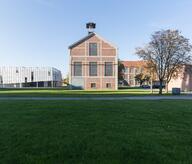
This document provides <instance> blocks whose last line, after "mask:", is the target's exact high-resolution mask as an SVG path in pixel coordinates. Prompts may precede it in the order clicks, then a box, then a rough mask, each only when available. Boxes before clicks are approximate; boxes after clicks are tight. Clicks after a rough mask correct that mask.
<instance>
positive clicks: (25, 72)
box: [0, 67, 62, 88]
mask: <svg viewBox="0 0 192 164" xmlns="http://www.w3.org/2000/svg"><path fill="white" fill-rule="evenodd" d="M61 81H62V75H61V71H59V70H57V69H55V68H52V67H0V88H23V87H60V86H61Z"/></svg>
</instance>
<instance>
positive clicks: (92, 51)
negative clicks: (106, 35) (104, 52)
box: [89, 43, 97, 56]
mask: <svg viewBox="0 0 192 164" xmlns="http://www.w3.org/2000/svg"><path fill="white" fill-rule="evenodd" d="M89 56H97V43H89Z"/></svg>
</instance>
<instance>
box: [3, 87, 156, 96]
mask: <svg viewBox="0 0 192 164" xmlns="http://www.w3.org/2000/svg"><path fill="white" fill-rule="evenodd" d="M146 95H158V90H157V89H156V90H155V89H154V92H153V94H152V93H151V90H150V89H134V88H133V89H121V90H117V91H113V90H106V91H103V90H102V91H98V90H97V91H96V90H95V91H94V90H90V91H84V90H65V89H38V88H37V89H0V97H5V96H6V97H14V96H16V97H33V96H35V97H82V96H83V97H89V96H94V97H103V96H104V97H105V96H117V97H119V96H146Z"/></svg>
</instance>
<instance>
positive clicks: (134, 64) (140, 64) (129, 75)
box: [122, 60, 148, 87]
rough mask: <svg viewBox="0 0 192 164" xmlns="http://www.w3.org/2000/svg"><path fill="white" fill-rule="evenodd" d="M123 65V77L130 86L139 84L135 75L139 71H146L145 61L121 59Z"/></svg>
mask: <svg viewBox="0 0 192 164" xmlns="http://www.w3.org/2000/svg"><path fill="white" fill-rule="evenodd" d="M122 64H123V65H124V67H125V71H124V79H125V80H126V81H127V83H128V85H129V86H131V87H138V86H140V84H139V83H138V82H137V81H136V80H135V76H136V75H137V74H140V73H147V72H148V70H147V69H146V62H145V61H143V60H141V61H122Z"/></svg>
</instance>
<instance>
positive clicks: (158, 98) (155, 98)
mask: <svg viewBox="0 0 192 164" xmlns="http://www.w3.org/2000/svg"><path fill="white" fill-rule="evenodd" d="M3 100H50V101H51V100H64V101H67V100H192V95H189V96H131V97H130V96H129V97H128V96H127V97H126V96H124V97H0V101H3Z"/></svg>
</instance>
